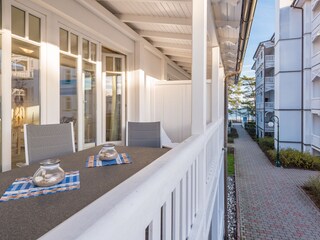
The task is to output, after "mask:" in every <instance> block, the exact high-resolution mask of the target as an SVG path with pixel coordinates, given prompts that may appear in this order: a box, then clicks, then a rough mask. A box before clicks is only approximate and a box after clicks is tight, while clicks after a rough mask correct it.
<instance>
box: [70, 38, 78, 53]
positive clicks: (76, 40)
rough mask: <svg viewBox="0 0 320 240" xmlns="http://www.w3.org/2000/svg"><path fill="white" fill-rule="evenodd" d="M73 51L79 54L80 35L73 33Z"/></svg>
mask: <svg viewBox="0 0 320 240" xmlns="http://www.w3.org/2000/svg"><path fill="white" fill-rule="evenodd" d="M71 53H72V54H75V55H77V54H78V36H77V35H75V34H73V33H71Z"/></svg>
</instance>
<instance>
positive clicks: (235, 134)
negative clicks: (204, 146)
mask: <svg viewBox="0 0 320 240" xmlns="http://www.w3.org/2000/svg"><path fill="white" fill-rule="evenodd" d="M238 137H239V135H238V132H237V129H235V128H231V132H230V133H229V134H228V143H234V138H238Z"/></svg>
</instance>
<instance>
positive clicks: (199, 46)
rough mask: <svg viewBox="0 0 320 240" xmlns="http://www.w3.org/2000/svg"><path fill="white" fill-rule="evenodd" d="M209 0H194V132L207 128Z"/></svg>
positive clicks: (192, 130)
mask: <svg viewBox="0 0 320 240" xmlns="http://www.w3.org/2000/svg"><path fill="white" fill-rule="evenodd" d="M206 66H207V0H193V1H192V126H191V132H192V134H201V133H204V131H205V128H206V118H207V116H206V78H207V77H206V73H207V71H206Z"/></svg>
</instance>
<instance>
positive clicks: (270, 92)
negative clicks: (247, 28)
mask: <svg viewBox="0 0 320 240" xmlns="http://www.w3.org/2000/svg"><path fill="white" fill-rule="evenodd" d="M253 59H254V60H255V62H254V64H253V66H252V70H255V75H256V128H257V136H258V137H259V138H260V137H264V136H272V135H273V130H274V128H273V127H269V126H268V122H269V121H270V117H271V116H273V115H274V35H273V36H272V37H271V39H270V40H267V41H264V42H261V43H260V44H259V46H258V48H257V50H256V52H255V54H254V57H253Z"/></svg>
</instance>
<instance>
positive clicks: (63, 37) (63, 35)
mask: <svg viewBox="0 0 320 240" xmlns="http://www.w3.org/2000/svg"><path fill="white" fill-rule="evenodd" d="M60 50H62V51H65V52H68V31H66V30H64V29H62V28H60Z"/></svg>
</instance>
